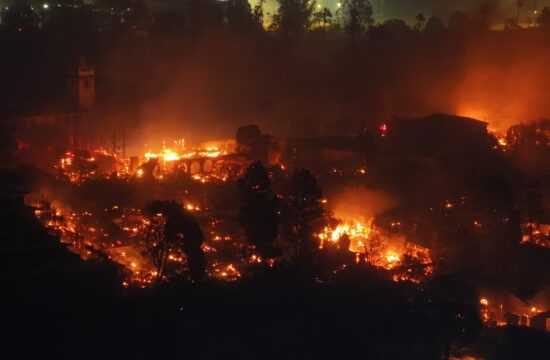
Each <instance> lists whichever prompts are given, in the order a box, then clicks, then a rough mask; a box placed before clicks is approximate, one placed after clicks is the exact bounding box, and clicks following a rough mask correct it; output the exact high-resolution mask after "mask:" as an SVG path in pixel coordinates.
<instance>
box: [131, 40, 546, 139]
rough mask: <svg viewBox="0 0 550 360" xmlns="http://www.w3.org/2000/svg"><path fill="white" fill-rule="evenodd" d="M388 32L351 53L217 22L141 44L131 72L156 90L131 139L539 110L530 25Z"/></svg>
mask: <svg viewBox="0 0 550 360" xmlns="http://www.w3.org/2000/svg"><path fill="white" fill-rule="evenodd" d="M391 31H393V33H392V32H391ZM399 31H400V30H399V29H397V30H395V29H391V30H390V32H389V33H381V34H380V33H378V34H374V35H372V36H371V39H370V40H368V42H364V43H362V44H361V45H360V46H358V47H357V48H356V49H355V50H354V53H352V54H351V55H350V54H349V52H348V51H347V50H345V49H342V46H343V45H342V44H341V43H340V42H333V41H330V40H326V41H325V40H322V39H315V38H313V39H310V40H304V41H301V42H296V43H295V44H293V45H292V46H290V47H285V46H283V45H282V44H280V43H279V42H277V41H272V39H271V40H265V39H263V40H257V39H247V38H243V37H240V36H237V35H232V34H227V33H221V32H214V33H209V34H208V35H205V36H204V37H202V38H201V39H200V41H198V42H196V43H193V44H187V45H182V46H187V48H186V49H185V50H186V51H185V53H184V54H183V55H179V56H178V57H177V58H175V59H170V60H168V59H165V58H164V55H148V56H150V57H151V58H150V59H149V60H150V61H149V63H151V64H154V65H151V66H150V68H149V69H147V71H146V72H145V74H142V75H141V76H142V77H143V80H142V81H144V82H147V83H148V84H147V86H149V83H155V84H157V86H158V88H159V89H161V90H159V91H157V92H156V95H154V96H153V97H152V98H149V100H147V101H144V102H142V104H141V110H140V114H139V118H140V129H139V131H137V132H134V139H133V141H131V143H133V144H134V145H135V146H137V147H143V144H152V143H153V142H157V143H158V142H160V141H161V140H167V141H171V140H176V139H180V138H185V139H186V140H187V141H190V142H199V141H203V140H206V139H223V138H231V137H233V136H234V134H235V131H236V128H237V127H238V126H240V125H242V124H249V123H256V124H258V125H259V126H260V127H261V128H262V129H263V130H264V131H265V132H269V133H272V134H274V135H277V136H295V135H310V136H311V135H319V134H321V133H322V132H324V133H354V132H358V131H360V130H361V129H362V128H363V127H364V126H365V124H367V123H368V122H376V121H380V120H383V119H386V118H389V117H391V116H394V115H396V116H405V117H406V116H424V115H428V114H431V113H435V112H446V113H451V114H458V115H466V116H471V117H475V118H478V119H481V120H486V121H488V122H489V123H490V125H491V126H492V127H493V128H495V129H498V130H500V131H506V129H507V128H508V127H509V126H510V125H513V124H516V123H520V122H530V121H533V120H536V119H538V118H541V117H548V116H550V103H548V102H547V101H545V95H544V94H545V91H546V84H548V83H550V78H549V77H550V74H548V72H547V71H546V66H547V64H548V63H550V48H549V47H548V42H547V41H545V37H544V35H543V34H542V33H541V32H537V31H532V32H531V31H529V30H524V31H522V32H513V31H500V32H482V33H481V34H476V36H472V37H469V38H466V39H463V38H460V39H459V38H458V37H455V36H453V35H452V34H448V33H446V34H444V35H442V36H443V37H442V38H437V36H436V38H435V39H432V38H430V36H429V35H427V34H424V35H423V36H418V35H417V34H415V33H414V32H412V31H410V30H406V29H405V32H404V33H400V32H399ZM377 36H378V37H377ZM323 42H324V43H323ZM344 42H345V41H344ZM220 44H221V45H220Z"/></svg>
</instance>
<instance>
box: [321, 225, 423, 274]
mask: <svg viewBox="0 0 550 360" xmlns="http://www.w3.org/2000/svg"><path fill="white" fill-rule="evenodd" d="M396 224H397V223H396ZM318 238H319V240H320V242H319V248H321V249H322V248H324V247H325V246H335V247H337V248H340V247H341V246H346V245H347V250H349V251H351V252H353V253H355V254H356V261H357V262H358V263H360V262H361V261H362V259H364V261H365V262H366V263H369V264H371V265H373V266H376V267H381V268H384V269H386V270H389V271H392V272H393V277H392V278H393V280H394V281H412V282H420V281H421V280H422V279H423V278H426V277H429V276H430V275H431V273H432V271H433V265H432V260H431V256H430V251H429V250H428V249H427V248H423V247H421V246H419V245H416V244H413V243H410V242H406V243H405V244H404V245H396V244H394V243H393V242H392V241H391V239H390V238H389V237H388V236H383V234H382V232H381V231H378V230H376V229H375V228H374V226H373V219H372V218H371V219H370V220H369V222H368V223H367V224H363V223H362V222H360V221H359V220H357V219H353V220H352V221H342V222H340V223H339V224H338V225H336V226H335V227H332V228H331V227H325V228H324V229H323V232H321V233H320V234H318ZM344 239H345V240H344ZM415 269H419V271H415Z"/></svg>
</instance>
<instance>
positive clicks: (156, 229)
mask: <svg viewBox="0 0 550 360" xmlns="http://www.w3.org/2000/svg"><path fill="white" fill-rule="evenodd" d="M145 209H146V212H147V213H148V214H150V215H151V216H153V219H154V220H155V221H154V222H153V224H154V225H153V227H152V228H151V229H150V233H149V234H148V236H147V239H146V246H147V250H148V253H149V254H151V256H152V258H153V262H154V264H155V267H156V268H157V276H158V278H159V279H160V278H162V276H163V275H165V274H166V271H167V265H168V257H169V255H170V254H171V253H172V254H173V253H177V252H178V251H180V250H182V251H183V252H184V253H185V255H186V256H187V265H188V268H189V274H190V276H191V279H193V280H195V281H197V280H200V279H202V278H203V277H204V273H205V268H206V261H205V258H204V252H203V250H202V248H201V245H202V242H203V240H204V235H203V234H202V231H201V230H200V227H199V224H198V223H197V221H196V220H195V218H194V217H193V216H192V215H191V214H189V213H188V212H187V211H185V210H184V209H183V206H182V205H181V204H178V203H177V202H175V201H160V200H159V201H153V202H151V203H149V204H147V206H146V208H145ZM155 218H156V219H155Z"/></svg>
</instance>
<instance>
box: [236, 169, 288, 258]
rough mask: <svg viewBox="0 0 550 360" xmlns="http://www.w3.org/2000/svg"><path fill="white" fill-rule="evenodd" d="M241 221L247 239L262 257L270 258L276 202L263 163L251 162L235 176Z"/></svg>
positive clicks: (275, 218) (276, 225) (274, 237)
mask: <svg viewBox="0 0 550 360" xmlns="http://www.w3.org/2000/svg"><path fill="white" fill-rule="evenodd" d="M238 185H239V192H240V196H241V216H240V220H241V224H242V225H243V226H244V228H245V231H246V237H247V241H248V242H249V243H250V244H251V245H253V246H255V248H256V249H257V250H258V251H259V252H260V255H261V256H262V257H263V258H269V257H273V256H274V255H275V250H274V247H273V242H274V241H275V239H276V238H277V236H278V234H279V229H278V218H277V202H276V199H275V197H274V196H273V194H272V192H271V188H270V185H271V181H270V179H269V174H268V172H267V170H266V168H265V167H264V166H263V164H262V163H261V162H259V161H257V162H254V163H253V164H252V165H250V167H248V169H246V173H245V175H244V177H243V178H242V179H239V182H238Z"/></svg>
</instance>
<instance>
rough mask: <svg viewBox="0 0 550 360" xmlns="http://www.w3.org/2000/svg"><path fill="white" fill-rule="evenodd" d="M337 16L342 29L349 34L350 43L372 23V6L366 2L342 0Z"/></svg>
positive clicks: (362, 0)
mask: <svg viewBox="0 0 550 360" xmlns="http://www.w3.org/2000/svg"><path fill="white" fill-rule="evenodd" d="M338 15H339V16H340V17H341V19H342V22H343V26H344V29H345V30H346V31H347V32H348V33H349V34H350V36H351V40H352V43H354V42H355V39H356V38H357V36H358V35H360V34H361V33H362V32H363V31H365V30H366V28H367V27H368V26H369V25H371V24H372V23H373V19H372V5H371V3H370V2H369V1H368V0H343V1H342V6H341V8H340V10H338Z"/></svg>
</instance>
